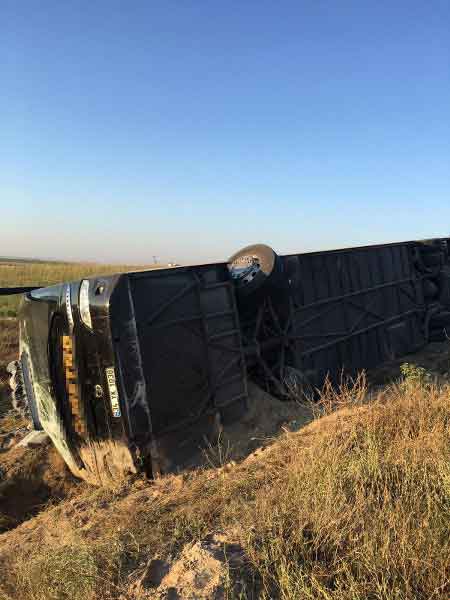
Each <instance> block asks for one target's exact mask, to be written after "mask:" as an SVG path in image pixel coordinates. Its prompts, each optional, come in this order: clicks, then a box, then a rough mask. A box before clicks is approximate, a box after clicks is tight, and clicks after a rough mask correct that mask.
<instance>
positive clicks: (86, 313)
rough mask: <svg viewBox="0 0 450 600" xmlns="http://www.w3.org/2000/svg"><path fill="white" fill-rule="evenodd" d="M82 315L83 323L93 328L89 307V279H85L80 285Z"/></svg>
mask: <svg viewBox="0 0 450 600" xmlns="http://www.w3.org/2000/svg"><path fill="white" fill-rule="evenodd" d="M79 307H80V316H81V320H82V321H83V323H84V324H85V325H86V327H89V329H92V319H91V310H90V307H89V280H88V279H83V281H82V282H81V285H80V301H79Z"/></svg>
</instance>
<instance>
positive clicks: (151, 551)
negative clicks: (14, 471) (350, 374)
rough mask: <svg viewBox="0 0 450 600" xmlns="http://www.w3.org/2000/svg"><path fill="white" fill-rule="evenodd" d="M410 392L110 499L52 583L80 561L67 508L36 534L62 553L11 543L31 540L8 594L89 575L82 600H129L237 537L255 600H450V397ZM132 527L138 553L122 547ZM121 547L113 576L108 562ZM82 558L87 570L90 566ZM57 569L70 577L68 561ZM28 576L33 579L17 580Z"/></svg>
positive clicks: (33, 598) (17, 559) (345, 409)
mask: <svg viewBox="0 0 450 600" xmlns="http://www.w3.org/2000/svg"><path fill="white" fill-rule="evenodd" d="M405 381H406V380H405ZM405 381H402V382H399V383H398V384H396V385H392V386H390V387H389V388H387V389H386V390H383V391H382V392H380V393H379V394H378V395H377V396H376V397H375V398H373V399H372V402H371V403H370V404H367V403H365V402H364V397H363V396H364V395H363V392H362V388H361V387H359V388H358V387H356V389H355V395H354V396H352V393H351V389H350V388H351V386H350V387H348V389H346V390H343V392H342V394H343V396H346V398H347V399H346V400H345V402H344V399H343V397H342V398H341V399H339V398H336V402H335V403H333V405H340V406H341V408H340V409H338V410H336V411H335V412H333V413H332V414H329V415H328V416H325V417H322V418H319V419H317V420H316V421H314V422H313V423H312V424H310V425H308V426H307V427H305V428H304V429H303V430H301V431H299V432H295V433H294V432H286V433H285V434H283V435H282V436H281V437H280V438H279V439H278V440H276V441H274V443H273V444H272V445H271V446H269V447H268V448H266V449H265V450H264V451H261V452H260V453H259V454H258V455H257V456H255V457H251V458H249V459H248V460H246V461H244V462H243V463H241V464H238V465H236V466H232V467H231V468H227V466H225V467H223V468H221V469H219V470H217V469H209V470H208V469H206V470H203V471H199V472H194V473H191V474H185V475H183V476H178V477H167V478H163V479H162V480H160V482H159V483H157V484H155V486H148V487H146V486H144V485H143V484H142V483H141V484H139V485H138V482H137V483H136V485H135V486H134V484H131V485H130V487H129V488H124V489H122V490H121V491H119V492H117V494H116V495H113V494H111V495H110V496H109V497H108V506H107V508H105V506H104V500H101V498H100V497H99V499H96V498H95V497H94V495H92V497H89V499H86V498H85V499H84V500H83V501H82V502H83V511H84V512H83V519H84V520H85V521H86V520H87V522H89V523H90V526H89V528H88V529H86V531H85V532H82V531H81V530H77V531H76V535H78V536H79V542H78V543H76V542H74V541H73V542H71V544H70V547H71V548H73V549H74V551H73V552H72V551H70V552H69V555H70V556H75V558H74V559H73V562H70V561H72V559H70V561H69V563H70V564H71V565H72V566H70V568H68V569H62V570H61V569H60V570H58V569H55V568H54V567H53V566H52V567H51V569H50V570H51V574H50V575H49V574H48V571H49V569H48V568H47V566H46V565H47V564H51V560H53V555H55V556H57V557H58V556H60V555H59V554H58V553H59V552H60V551H61V552H66V551H67V538H64V537H61V540H58V537H57V536H56V535H55V532H56V530H57V528H58V524H59V522H61V523H66V524H67V518H66V517H64V518H63V515H64V511H66V510H67V511H69V508H70V507H67V508H65V504H64V503H62V504H61V505H59V507H58V509H57V510H58V512H55V511H53V512H51V513H49V514H48V515H43V519H42V520H41V521H39V520H38V521H37V522H38V523H39V522H40V523H41V525H40V527H44V528H45V529H46V531H47V530H50V532H52V535H51V537H50V538H49V539H51V540H52V541H51V544H50V545H49V543H48V542H47V543H46V544H45V545H44V544H42V545H41V546H40V548H39V552H36V553H35V554H34V553H33V552H32V553H31V556H32V558H31V559H30V558H29V557H30V544H28V545H27V544H25V543H24V538H23V536H18V537H17V538H16V537H14V532H8V533H7V534H3V535H4V536H10V537H9V538H8V539H10V540H11V541H10V543H13V542H14V540H19V539H20V540H21V545H20V547H18V549H17V550H15V554H14V556H12V557H11V563H10V564H9V565H8V567H7V568H6V569H1V571H2V572H1V576H2V577H3V581H4V587H5V589H6V590H7V592H8V593H9V594H10V595H11V597H14V598H21V599H23V600H38V599H39V600H40V599H41V598H44V597H48V598H65V597H67V593H68V592H67V591H66V588H64V586H65V585H75V584H76V581H77V579H76V573H78V572H80V573H85V574H87V575H86V576H84V575H81V576H80V577H81V581H82V582H83V583H82V584H80V585H82V586H84V587H81V588H80V589H81V590H82V592H81V591H80V593H79V595H78V596H77V595H76V594H77V593H78V591H77V589H78V588H76V589H75V591H74V590H72V588H68V589H69V591H70V593H71V594H72V597H74V598H77V597H82V596H83V597H84V598H86V599H89V598H94V597H95V598H107V597H109V596H111V595H112V596H114V595H115V596H117V597H119V596H120V594H119V589H121V593H123V590H124V589H125V588H126V582H127V580H128V579H127V578H128V575H129V573H130V571H133V569H136V568H137V566H138V565H140V564H143V563H145V562H146V561H147V560H148V559H149V558H153V557H160V558H169V557H172V558H173V557H176V556H177V555H178V554H179V553H180V551H181V550H182V548H183V547H184V545H185V544H186V543H188V542H192V541H196V540H201V539H204V538H205V536H206V535H207V534H209V533H212V532H224V533H225V536H226V537H227V539H230V540H231V541H234V542H237V543H239V544H240V545H241V546H242V547H243V548H244V551H245V553H246V557H247V562H248V566H249V568H250V570H251V572H252V573H253V578H254V581H256V582H257V589H258V592H255V591H254V590H253V591H252V590H251V589H250V588H249V590H248V593H247V596H248V598H251V597H259V598H267V599H268V598H282V599H283V600H288V599H289V600H291V599H292V600H294V599H295V600H297V599H303V598H310V599H323V600H357V599H358V600H367V599H368V600H372V599H373V600H375V599H376V600H413V599H414V600H422V599H423V600H425V599H427V600H428V599H430V598H432V599H435V600H444V599H445V600H447V598H448V597H449V591H450V590H449V579H448V578H449V573H450V532H449V523H450V432H449V429H450V386H449V385H441V386H438V385H436V384H434V383H430V382H429V381H427V380H426V379H423V378H422V379H421V378H419V379H415V380H411V381H406V383H405ZM333 393H334V392H333ZM342 405H344V406H342ZM98 493H99V492H97V494H98ZM72 510H73V507H72ZM105 511H107V512H105ZM37 519H39V517H38V518H37ZM58 519H60V521H58ZM66 526H67V525H66ZM119 526H120V528H121V531H122V532H127V536H128V538H127V539H125V538H123V537H122V538H120V541H119V538H118V537H116V538H114V536H113V532H114V531H117V530H118V527H119ZM38 527H39V525H36V528H35V531H36V533H35V538H34V539H36V540H37V539H41V537H40V536H39V534H38V531H39V529H38ZM89 532H95V537H91V538H89V535H90V534H89ZM5 539H6V538H5ZM111 539H116V542H115V543H116V548H117V556H118V558H117V560H114V561H112V563H113V564H114V565H115V567H114V568H113V569H111V568H110V567H108V564H111V562H110V563H108V561H106V562H105V558H104V557H105V552H104V548H105V547H107V548H108V547H110V546H112V542H111V541H108V540H111ZM64 540H65V541H64ZM131 542H132V543H131ZM130 544H131V545H130ZM78 545H79V546H80V548H81V549H82V553H81V554H80V555H79V556H82V557H83V558H82V560H83V561H86V566H85V567H83V566H81V565H80V564H79V563H78V562H77V560H79V558H77V556H78V555H77V553H76V549H77V548H78ZM0 547H1V543H0ZM3 548H4V545H3ZM64 548H65V549H64ZM133 549H134V550H133ZM86 552H87V553H88V554H87V555H86ZM133 552H134V554H133ZM42 553H45V556H47V555H48V556H49V559H48V560H50V563H47V559H45V560H44V562H42V560H43V559H42V557H41V556H42ZM55 560H57V561H60V560H61V561H62V563H63V564H64V561H65V560H68V559H67V554H63V558H61V559H60V558H57V559H55ZM80 560H81V559H80ZM36 561H37V562H36ZM19 564H22V565H24V564H25V566H26V568H25V571H22V575H21V579H20V580H14V576H15V575H14V574H15V573H17V572H18V571H17V566H18V565H19ZM92 565H94V566H92ZM105 565H106V566H105ZM58 573H59V575H58ZM68 574H69V575H68ZM68 577H69V578H70V579H71V580H72V579H73V580H74V581H69V582H68V581H67V578H68ZM250 580H251V578H250ZM93 582H95V583H93ZM117 586H118V587H117ZM255 589H256V588H255ZM42 590H43V591H42ZM55 590H56V591H55ZM41 592H42V593H41ZM40 593H41V595H39V594H40ZM45 594H47V595H45ZM52 594H53V595H52ZM58 594H59V595H58ZM64 594H66V596H64ZM122 597H127V596H126V595H125V596H122Z"/></svg>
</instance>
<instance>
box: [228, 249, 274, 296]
mask: <svg viewBox="0 0 450 600" xmlns="http://www.w3.org/2000/svg"><path fill="white" fill-rule="evenodd" d="M246 256H252V257H255V258H257V259H258V262H259V265H260V268H259V271H258V272H257V273H256V275H255V276H254V277H253V279H252V280H251V281H243V280H241V281H240V280H234V281H235V286H236V293H237V294H238V297H239V298H241V299H249V298H252V299H253V298H254V297H255V296H258V295H259V294H261V293H262V291H263V290H266V289H268V288H269V287H271V286H275V285H276V284H277V283H279V282H280V281H281V278H282V271H283V267H282V263H281V259H280V257H279V256H278V255H277V254H276V253H275V252H274V250H272V248H270V246H266V245H264V244H253V245H251V246H246V247H245V248H242V250H239V252H236V253H235V254H233V256H231V257H230V258H229V260H228V267H229V268H230V270H231V265H232V264H233V263H234V262H235V261H237V260H238V259H239V258H241V257H242V258H243V257H246Z"/></svg>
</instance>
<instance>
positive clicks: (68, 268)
mask: <svg viewBox="0 0 450 600" xmlns="http://www.w3.org/2000/svg"><path fill="white" fill-rule="evenodd" d="M152 266H154V265H152ZM143 268H151V266H150V267H144V266H142V265H140V266H132V265H103V264H97V263H63V262H60V263H58V262H34V261H30V262H26V261H12V260H8V259H5V260H4V261H0V287H25V286H34V285H36V286H46V285H52V284H54V283H60V282H61V281H73V280H75V279H81V278H82V277H94V276H97V275H108V274H111V273H122V272H126V271H135V270H137V271H139V270H142V269H143ZM19 302H20V296H0V318H1V317H15V316H16V314H17V308H18V305H19Z"/></svg>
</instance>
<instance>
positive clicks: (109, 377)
mask: <svg viewBox="0 0 450 600" xmlns="http://www.w3.org/2000/svg"><path fill="white" fill-rule="evenodd" d="M105 372H106V381H107V382H108V391H109V399H110V401H111V408H112V414H113V417H120V415H121V413H120V405H119V392H118V391H117V385H116V374H115V372H114V367H107V368H106V369H105Z"/></svg>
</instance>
